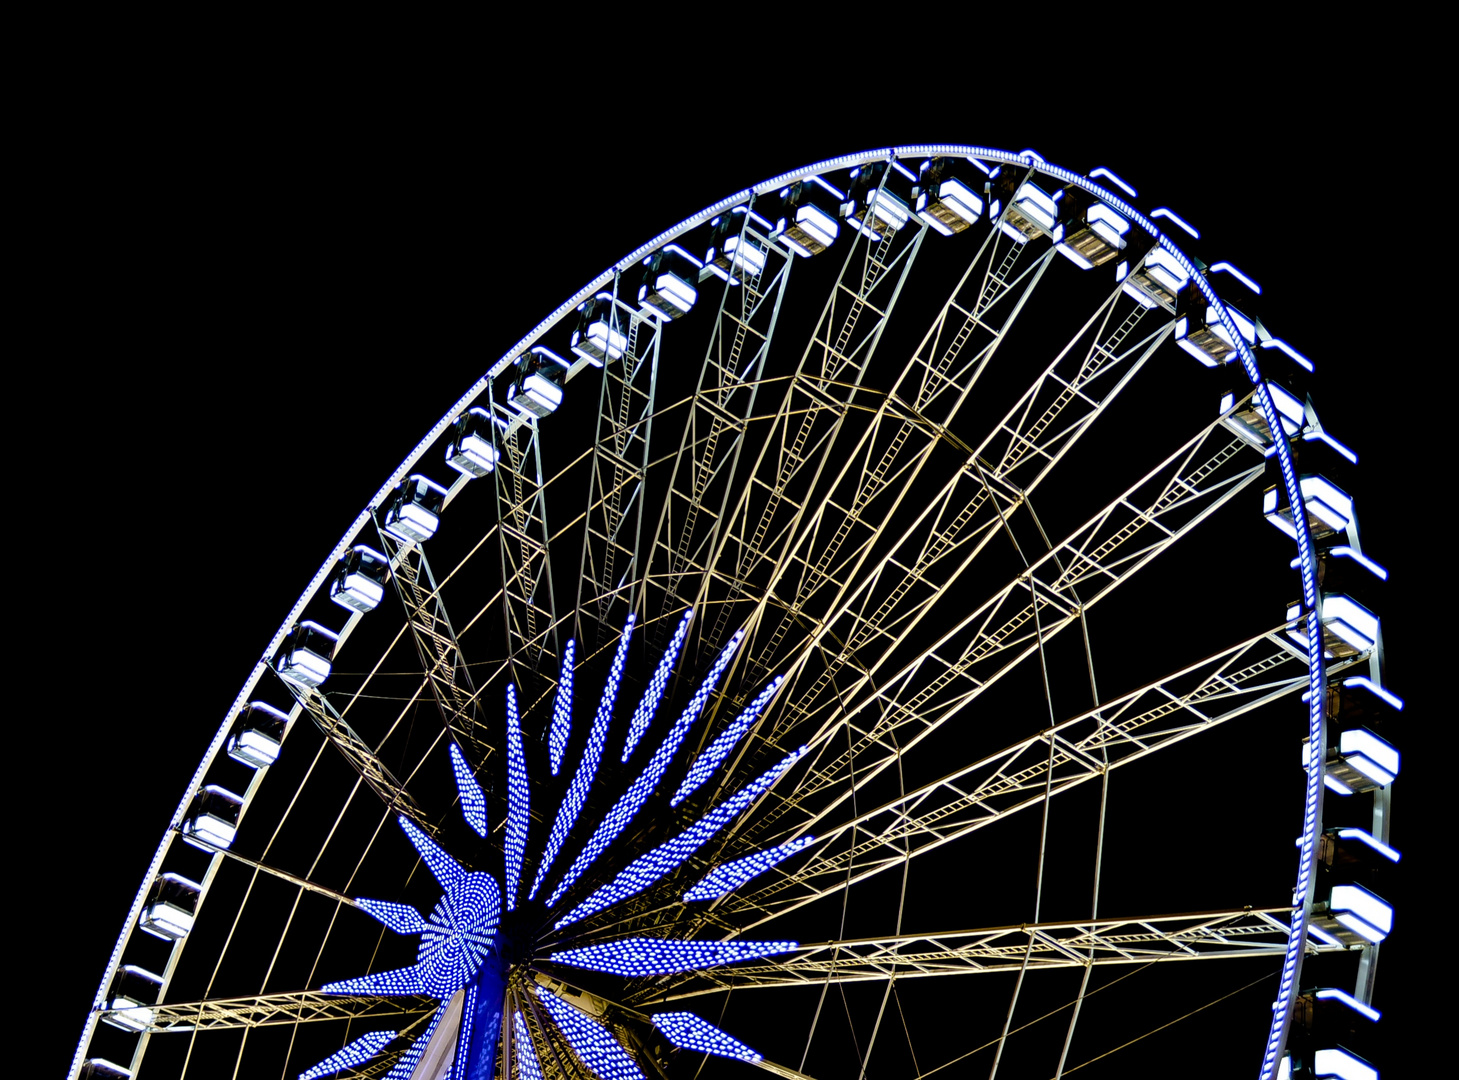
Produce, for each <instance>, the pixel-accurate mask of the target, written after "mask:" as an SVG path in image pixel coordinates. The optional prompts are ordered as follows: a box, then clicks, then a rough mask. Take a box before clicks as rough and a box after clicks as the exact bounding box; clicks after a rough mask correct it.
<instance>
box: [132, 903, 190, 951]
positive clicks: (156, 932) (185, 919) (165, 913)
mask: <svg viewBox="0 0 1459 1080" xmlns="http://www.w3.org/2000/svg"><path fill="white" fill-rule="evenodd" d="M137 925H138V927H139V928H140V929H142V930H145V931H146V932H147V933H149V934H151V935H152V936H153V937H160V938H162V939H163V940H164V941H177V940H179V939H181V938H185V937H187V935H188V932H189V931H190V930H192V928H193V915H192V912H190V911H187V910H185V909H183V908H180V907H178V906H177V905H176V904H169V903H167V902H166V901H165V900H155V901H153V902H152V903H150V904H148V905H147V906H146V907H145V908H143V909H142V916H141V918H140V919H139V920H138V922H137Z"/></svg>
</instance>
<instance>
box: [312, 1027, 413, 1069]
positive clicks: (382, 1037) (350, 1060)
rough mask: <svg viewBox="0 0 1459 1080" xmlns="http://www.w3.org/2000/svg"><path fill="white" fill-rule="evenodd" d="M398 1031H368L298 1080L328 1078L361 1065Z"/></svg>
mask: <svg viewBox="0 0 1459 1080" xmlns="http://www.w3.org/2000/svg"><path fill="white" fill-rule="evenodd" d="M398 1034H400V1033H399V1032H398V1031H370V1032H366V1033H365V1034H364V1035H361V1036H360V1037H359V1038H358V1039H356V1040H355V1041H354V1042H352V1043H350V1044H348V1045H347V1046H346V1047H345V1048H344V1049H343V1050H341V1051H340V1052H339V1053H337V1054H330V1055H329V1057H327V1058H325V1059H324V1060H323V1061H321V1062H320V1063H319V1064H318V1065H316V1066H314V1068H312V1069H306V1070H305V1071H304V1072H301V1073H300V1074H299V1080H317V1078H318V1077H321V1076H328V1075H329V1074H330V1073H336V1072H339V1071H340V1070H341V1069H349V1068H352V1067H354V1066H355V1065H361V1064H363V1063H365V1062H366V1061H369V1060H370V1059H371V1058H372V1057H374V1056H375V1055H376V1054H378V1053H379V1052H380V1051H381V1050H382V1049H384V1047H385V1044H386V1043H388V1042H389V1041H390V1040H391V1039H393V1038H395V1036H396V1035H398Z"/></svg>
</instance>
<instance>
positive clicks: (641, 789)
mask: <svg viewBox="0 0 1459 1080" xmlns="http://www.w3.org/2000/svg"><path fill="white" fill-rule="evenodd" d="M684 618H685V621H684V622H682V623H680V624H679V629H680V630H684V629H685V628H687V627H688V625H689V624H688V618H689V617H688V616H687V615H686V616H685V617H684ZM743 637H744V631H743V630H737V631H735V635H734V637H732V638H730V641H729V644H728V645H726V646H725V647H724V649H723V650H722V651H721V652H720V654H719V656H718V658H716V660H715V662H714V666H713V667H712V668H711V669H710V672H709V675H708V676H707V677H706V678H705V680H704V682H703V683H702V684H701V685H700V687H699V689H698V690H697V691H695V694H694V697H693V698H691V699H690V701H689V704H688V706H687V707H686V708H685V709H684V712H683V714H682V715H681V716H680V717H679V719H678V721H677V722H675V724H674V726H673V727H672V728H671V729H670V730H669V734H668V735H666V736H665V737H664V741H663V742H662V743H660V744H659V748H658V750H656V751H655V752H654V756H653V757H652V758H650V759H649V763H648V766H647V767H646V768H645V769H644V770H643V772H642V773H640V774H639V777H638V779H637V780H635V781H634V782H633V786H632V787H630V788H629V789H628V790H627V791H626V792H624V793H623V796H622V797H621V798H620V799H619V800H618V801H617V802H616V803H615V804H614V805H613V809H612V810H609V811H608V813H607V816H605V817H604V818H603V820H602V821H600V822H599V823H598V827H597V828H596V829H595V830H594V831H593V836H592V839H590V840H589V841H588V842H587V844H586V846H584V848H583V849H582V851H580V852H578V856H577V858H576V859H574V860H573V863H572V867H571V869H569V870H568V872H567V873H566V874H564V875H563V878H562V880H561V881H560V882H558V885H557V888H556V889H554V890H553V892H552V896H551V897H550V898H549V899H548V901H547V902H548V903H549V904H555V903H557V901H558V899H559V898H560V897H561V896H562V894H563V893H565V892H566V891H567V890H568V887H569V886H570V885H572V883H573V882H574V881H576V880H577V879H578V878H579V877H581V876H582V873H583V871H584V870H586V869H587V868H588V867H589V866H591V865H592V863H593V860H594V859H596V858H597V857H598V856H599V855H601V854H602V853H603V852H604V851H605V850H606V849H607V847H608V845H609V844H611V843H612V842H613V841H614V840H616V839H617V838H618V834H619V833H621V832H622V831H623V830H624V829H626V828H627V827H628V823H629V822H630V821H632V820H633V818H634V815H635V814H637V813H638V811H639V810H640V809H642V808H643V804H644V803H645V802H646V801H647V800H648V797H649V796H650V795H652V794H653V793H654V789H655V788H657V787H658V786H659V781H660V780H662V779H663V778H664V773H665V772H667V771H668V768H669V762H670V761H672V760H673V758H674V755H675V754H676V753H678V750H679V745H680V744H681V743H682V742H683V741H684V736H685V735H687V734H689V728H690V727H692V726H693V724H694V721H695V720H696V719H698V717H699V712H700V710H701V709H702V708H704V703H705V701H707V700H708V699H709V695H710V693H711V692H712V691H713V690H714V684H715V682H716V681H717V680H718V679H719V676H720V674H721V673H722V672H723V671H724V669H725V666H726V665H727V664H728V663H729V662H730V659H731V658H732V657H733V656H734V652H735V649H736V648H738V647H739V644H740V641H741V639H742V638H743ZM660 670H663V669H662V668H660Z"/></svg>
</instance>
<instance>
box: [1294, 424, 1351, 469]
mask: <svg viewBox="0 0 1459 1080" xmlns="http://www.w3.org/2000/svg"><path fill="white" fill-rule="evenodd" d="M1313 440H1320V441H1322V442H1325V443H1327V445H1328V446H1330V447H1332V448H1333V449H1334V450H1336V451H1337V452H1338V453H1339V454H1341V455H1342V456H1343V457H1345V458H1347V459H1348V460H1349V461H1351V462H1352V463H1353V464H1354V465H1356V464H1357V463H1358V455H1357V454H1355V453H1353V451H1352V450H1350V449H1348V448H1347V447H1346V446H1344V445H1343V444H1342V443H1340V442H1338V441H1337V440H1336V439H1334V438H1333V437H1332V436H1331V435H1329V434H1328V433H1327V432H1325V431H1308V432H1304V433H1303V435H1302V441H1303V442H1312V441H1313Z"/></svg>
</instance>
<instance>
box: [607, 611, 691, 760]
mask: <svg viewBox="0 0 1459 1080" xmlns="http://www.w3.org/2000/svg"><path fill="white" fill-rule="evenodd" d="M693 619H694V609H693V608H690V609H689V610H688V611H686V612H684V617H683V618H682V619H680V620H679V625H678V627H677V628H676V629H675V630H674V636H673V637H672V638H670V639H669V647H668V648H667V649H665V650H664V655H663V656H662V657H660V658H659V664H658V667H656V668H654V673H653V677H652V678H651V679H649V681H648V689H647V690H645V691H644V692H643V698H642V699H641V700H640V701H639V703H638V708H636V709H634V710H633V719H631V720H629V721H628V738H627V740H625V741H624V743H623V758H622V760H623V761H627V760H628V758H629V756H630V755H632V753H633V750H634V747H636V746H637V745H638V740H639V739H641V738H643V733H644V732H645V731H647V730H648V725H649V724H650V723H651V722H652V721H653V718H654V713H656V712H658V711H659V702H660V701H662V700H663V698H664V690H665V689H666V688H667V687H668V685H669V676H670V675H672V674H673V673H674V661H675V660H677V659H678V658H679V650H680V649H681V648H683V647H684V637H685V635H686V634H688V633H689V623H690V622H692V621H693Z"/></svg>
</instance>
